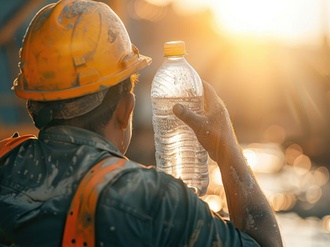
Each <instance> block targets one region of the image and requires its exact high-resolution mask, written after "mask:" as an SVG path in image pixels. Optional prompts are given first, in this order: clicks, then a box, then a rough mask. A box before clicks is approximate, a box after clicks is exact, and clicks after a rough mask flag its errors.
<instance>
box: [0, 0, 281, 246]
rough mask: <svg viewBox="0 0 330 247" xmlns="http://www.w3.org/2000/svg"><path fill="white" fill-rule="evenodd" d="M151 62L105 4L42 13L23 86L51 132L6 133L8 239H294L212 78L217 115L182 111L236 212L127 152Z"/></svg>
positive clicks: (70, 1) (209, 102) (31, 33)
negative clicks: (223, 212)
mask: <svg viewBox="0 0 330 247" xmlns="http://www.w3.org/2000/svg"><path fill="white" fill-rule="evenodd" d="M150 62H151V59H150V58H148V57H145V56H142V55H141V54H139V51H138V49H137V48H136V47H135V46H134V45H132V43H131V41H130V38H129V36H128V33H127V31H126V29H125V27H124V25H123V23H122V21H121V20H120V19H119V18H118V16H117V15H116V14H115V13H114V12H113V11H112V10H111V9H110V8H109V6H107V5H106V4H104V3H101V2H95V1H90V0H63V1H59V2H57V3H54V4H50V5H47V6H46V7H44V8H43V9H42V10H40V11H39V12H38V13H37V14H36V16H35V17H34V18H33V20H32V22H31V23H30V26H29V28H28V30H27V32H26V35H25V37H24V41H23V47H22V50H21V51H20V64H19V68H20V73H19V75H18V77H17V79H16V80H15V81H14V86H13V90H15V93H16V95H17V96H18V97H20V98H23V99H26V100H27V109H28V112H29V114H30V116H31V118H32V119H33V122H34V123H35V125H36V127H37V128H38V129H39V130H40V131H39V134H38V137H35V136H33V135H25V136H19V135H18V134H17V133H15V134H14V135H13V136H11V137H10V138H7V139H5V140H3V141H2V142H1V143H0V154H1V156H0V245H1V246H34V247H35V246H49V247H51V246H57V247H58V246H130V247H131V246H152V247H155V246H170V247H175V246H203V247H207V246H227V247H235V246H266V247H273V246H274V247H275V246H276V247H277V246H282V242H281V237H280V232H279V228H278V224H277V222H276V219H275V217H274V214H273V212H272V210H271V208H270V206H269V204H268V203H267V200H266V198H265V196H264V195H263V193H262V192H261V190H260V188H259V186H258V183H257V181H256V179H255V178H254V176H253V174H252V172H251V171H250V169H249V168H248V166H247V165H246V162H245V159H244V157H243V155H242V152H241V149H240V147H239V145H238V143H237V140H236V137H235V134H234V130H233V128H232V124H231V121H230V118H229V114H228V112H227V110H226V108H225V106H224V104H223V103H222V101H221V100H220V99H219V98H218V97H217V95H216V93H215V91H214V89H213V88H212V87H211V86H210V85H209V84H208V83H204V89H205V101H206V108H205V115H196V114H194V113H192V112H191V111H189V110H188V109H186V108H184V107H183V106H181V105H176V106H174V108H173V111H174V113H175V114H176V115H177V117H179V118H180V119H182V120H183V121H184V122H185V123H186V124H188V125H189V126H190V127H191V128H192V129H193V130H194V131H195V134H196V135H197V137H198V139H199V141H200V142H201V144H202V145H203V146H204V148H205V149H206V150H207V151H208V153H209V155H210V157H211V158H212V159H213V160H214V161H216V162H217V164H218V165H219V169H220V171H221V174H222V179H223V184H224V186H225V189H226V194H227V201H228V207H229V212H230V219H231V221H227V220H224V219H222V218H221V217H220V216H218V215H217V214H216V213H214V212H212V211H211V210H210V209H209V207H208V205H207V204H206V203H205V202H203V201H202V200H201V199H199V198H198V197H197V196H196V195H195V194H194V193H193V192H192V191H191V190H190V189H188V188H187V186H186V185H185V184H184V183H183V182H182V181H181V180H178V179H175V178H173V177H172V176H170V175H167V174H165V173H161V172H157V171H156V170H155V169H154V168H146V167H143V166H142V165H140V164H137V163H135V162H133V161H131V160H129V159H127V158H126V157H125V156H124V154H125V152H126V150H127V147H128V145H129V143H130V138H131V129H132V112H133V109H134V104H135V96H134V94H133V87H134V83H135V82H136V79H137V73H138V71H139V70H141V69H143V68H144V67H146V66H147V65H149V64H150Z"/></svg>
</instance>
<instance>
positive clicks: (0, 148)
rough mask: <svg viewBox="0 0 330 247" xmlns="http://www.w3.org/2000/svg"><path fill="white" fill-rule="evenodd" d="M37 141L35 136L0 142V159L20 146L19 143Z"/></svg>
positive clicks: (11, 138)
mask: <svg viewBox="0 0 330 247" xmlns="http://www.w3.org/2000/svg"><path fill="white" fill-rule="evenodd" d="M29 139H37V137H36V136H35V135H22V136H17V137H9V138H6V139H3V140H1V141H0V157H2V156H4V155H5V154H7V153H8V152H10V151H11V150H12V149H14V148H15V147H17V146H18V145H20V144H21V143H23V142H25V141H27V140H29Z"/></svg>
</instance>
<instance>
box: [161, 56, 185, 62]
mask: <svg viewBox="0 0 330 247" xmlns="http://www.w3.org/2000/svg"><path fill="white" fill-rule="evenodd" d="M165 59H166V60H169V61H178V60H185V56H184V55H176V56H167V57H165Z"/></svg>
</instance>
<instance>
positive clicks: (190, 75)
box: [151, 41, 209, 196]
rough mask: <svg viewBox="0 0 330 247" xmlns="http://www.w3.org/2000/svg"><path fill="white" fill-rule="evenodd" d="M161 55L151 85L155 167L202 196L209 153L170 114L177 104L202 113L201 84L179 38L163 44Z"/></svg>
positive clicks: (207, 181) (181, 123)
mask: <svg viewBox="0 0 330 247" xmlns="http://www.w3.org/2000/svg"><path fill="white" fill-rule="evenodd" d="M176 44H177V45H178V46H176ZM172 48H173V49H172ZM164 55H165V61H164V63H163V64H162V65H161V66H160V68H159V69H158V71H157V73H156V75H155V77H154V79H153V82H152V87H151V102H152V113H153V117H152V123H153V128H154V137H155V149H156V154H155V157H156V167H157V169H158V170H159V171H164V172H166V173H169V174H171V175H172V176H174V177H176V178H180V179H182V180H183V181H184V182H185V183H186V184H187V185H188V187H190V188H191V189H192V190H193V191H194V192H195V193H196V194H197V195H198V196H202V195H204V194H205V193H206V190H207V186H208V184H209V176H208V164H207V162H208V154H207V152H206V151H205V149H204V148H203V147H202V146H201V145H200V143H199V142H198V140H197V138H196V136H195V134H194V132H193V131H192V129H191V128H190V127H189V126H187V125H186V124H184V123H183V122H182V121H181V120H179V119H178V118H177V117H176V116H175V115H174V114H173V110H172V108H173V106H174V105H175V104H177V103H180V104H182V105H184V106H186V107H188V108H190V109H191V110H193V111H195V112H197V113H199V114H203V113H204V110H203V109H204V102H203V99H204V98H203V97H204V96H203V85H202V82H201V79H200V77H199V75H198V74H197V72H196V71H195V70H194V69H193V68H192V67H191V65H190V64H189V63H188V62H187V61H186V59H185V57H184V55H185V47H184V43H183V42H182V41H180V42H170V43H165V44H164Z"/></svg>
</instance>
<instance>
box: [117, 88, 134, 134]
mask: <svg viewBox="0 0 330 247" xmlns="http://www.w3.org/2000/svg"><path fill="white" fill-rule="evenodd" d="M134 106H135V96H134V94H132V93H126V94H124V95H123V96H122V97H121V98H120V100H119V102H118V104H117V107H116V110H115V112H114V114H115V115H116V118H117V121H118V124H119V125H120V128H122V129H126V128H127V125H128V123H129V121H130V116H131V114H132V112H133V110H134Z"/></svg>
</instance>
